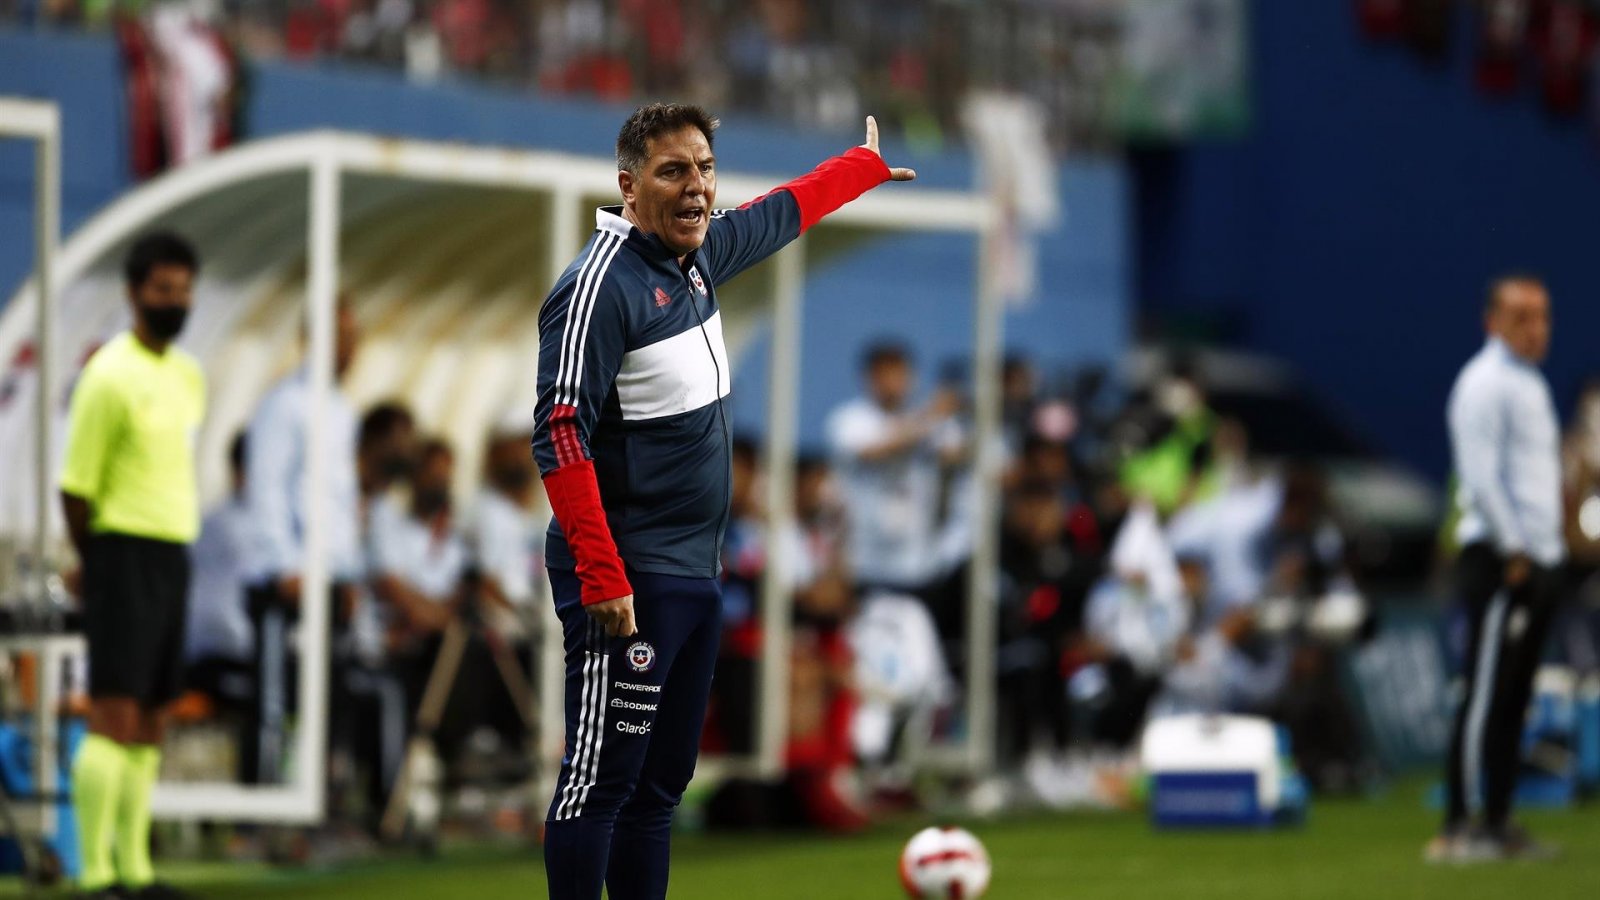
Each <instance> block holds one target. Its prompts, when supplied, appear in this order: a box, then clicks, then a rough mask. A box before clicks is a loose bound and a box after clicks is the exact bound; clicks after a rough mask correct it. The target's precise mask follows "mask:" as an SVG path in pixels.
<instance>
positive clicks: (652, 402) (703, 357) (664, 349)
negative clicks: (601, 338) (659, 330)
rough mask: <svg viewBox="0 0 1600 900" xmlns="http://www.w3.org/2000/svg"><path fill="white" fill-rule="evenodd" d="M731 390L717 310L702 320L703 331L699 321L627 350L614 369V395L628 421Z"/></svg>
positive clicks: (681, 409) (707, 401)
mask: <svg viewBox="0 0 1600 900" xmlns="http://www.w3.org/2000/svg"><path fill="white" fill-rule="evenodd" d="M707 343H709V344H710V345H711V349H710V351H709V352H707V350H706V345H707ZM730 390H732V382H731V380H730V378H729V366H728V350H727V348H726V347H725V346H724V345H723V341H722V313H721V312H716V313H713V314H712V316H711V318H709V319H707V320H706V324H705V333H704V334H702V333H701V331H700V325H699V324H698V323H697V324H695V325H693V326H691V327H690V328H689V329H687V330H686V331H681V332H679V333H678V334H675V335H673V336H672V337H669V338H667V339H666V340H664V341H657V342H656V343H654V344H651V345H649V346H647V347H640V348H639V349H637V350H632V351H629V352H628V353H627V354H626V355H625V356H623V357H622V369H621V371H619V372H618V373H617V399H618V400H619V401H621V405H622V418H624V419H626V420H628V421H639V420H642V419H659V418H663V417H665V416H676V415H680V414H682V413H686V412H692V411H694V410H697V409H701V408H703V407H706V406H710V405H711V404H713V403H715V402H717V401H718V400H719V399H721V398H723V397H726V396H728V393H729V391H730Z"/></svg>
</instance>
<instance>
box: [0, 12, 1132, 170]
mask: <svg viewBox="0 0 1600 900" xmlns="http://www.w3.org/2000/svg"><path fill="white" fill-rule="evenodd" d="M1123 5H1124V2H1123V0H1046V2H1041V0H994V2H984V3H951V2H937V0H895V2H877V3H855V2H848V0H824V2H818V0H760V2H737V0H0V18H11V19H14V20H21V21H24V22H34V23H41V24H51V25H54V24H79V23H81V24H84V25H87V26H90V27H106V26H108V25H110V24H111V23H112V22H113V21H114V19H116V18H117V17H118V16H119V15H120V16H122V17H123V18H124V19H126V18H129V17H136V18H146V19H147V18H149V17H150V15H151V14H152V13H153V11H154V10H156V9H157V8H161V7H166V8H169V9H177V10H182V11H183V12H184V13H185V14H186V16H187V18H188V19H189V26H188V27H189V29H190V30H191V31H206V32H210V33H213V34H214V35H216V36H217V37H218V38H219V39H220V40H221V42H222V43H224V44H225V45H226V47H227V48H229V52H230V53H231V54H232V55H235V56H238V57H243V58H246V59H289V60H303V61H309V60H326V59H338V60H343V61H347V62H352V63H358V64H365V65H372V66H381V67H383V68H387V69H391V70H398V71H402V72H404V73H405V74H406V75H407V76H408V77H410V78H412V79H414V80H418V81H433V80H437V79H440V78H446V77H452V76H469V77H473V78H480V79H486V80H489V81H492V82H495V83H500V84H504V85H507V86H511V87H517V88H534V89H538V90H539V91H541V92H544V93H548V94H557V95H575V96H584V97H598V98H601V99H605V100H618V101H626V100H630V99H634V98H639V97H651V98H659V97H664V96H671V97H673V98H676V99H680V100H684V101H690V102H696V103H701V104H703V105H706V106H708V107H709V108H711V109H719V110H738V111H746V112H755V113H763V114H767V115H770V116H773V117H775V118H779V119H781V120H784V121H789V122H793V123H795V124H798V125H800V126H802V127H816V128H839V129H854V128H855V127H856V125H857V124H858V123H859V121H860V119H861V117H862V116H863V115H864V114H865V112H866V111H868V110H870V111H872V112H873V113H875V114H876V115H877V116H878V118H879V120H880V121H881V122H883V123H884V124H885V127H887V128H890V129H892V130H897V131H900V132H902V133H904V134H905V135H907V136H908V137H909V138H911V139H912V140H914V141H916V142H917V143H919V144H921V145H923V146H930V147H937V146H940V145H943V144H945V143H947V142H950V141H952V140H959V135H960V131H961V109H960V108H959V104H960V102H961V99H962V98H963V97H964V96H966V95H967V93H968V92H969V91H970V90H973V89H999V90H1007V91H1011V92H1016V93H1020V94H1023V95H1026V96H1028V97H1031V98H1032V99H1033V100H1035V101H1037V102H1038V103H1039V104H1041V106H1042V107H1043V109H1044V110H1045V112H1046V116H1045V121H1047V122H1049V123H1050V125H1051V128H1052V130H1053V133H1052V134H1051V137H1052V138H1053V139H1054V140H1055V141H1056V143H1057V144H1058V145H1060V146H1063V147H1065V146H1068V145H1071V146H1073V147H1083V146H1097V145H1102V144H1104V143H1105V142H1106V141H1107V133H1106V129H1107V127H1108V119H1107V116H1106V113H1105V105H1106V102H1107V88H1108V85H1109V82H1110V79H1111V77H1112V74H1113V71H1112V70H1113V65H1114V62H1115V57H1116V46H1117V40H1118V33H1119V25H1120V22H1121V19H1120V18H1119V10H1120V8H1121V7H1122V6H1123Z"/></svg>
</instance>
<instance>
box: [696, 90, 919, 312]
mask: <svg viewBox="0 0 1600 900" xmlns="http://www.w3.org/2000/svg"><path fill="white" fill-rule="evenodd" d="M916 177H917V173H916V172H915V171H913V170H911V169H907V168H891V167H890V166H889V165H888V164H886V163H885V162H884V161H883V154H882V153H881V152H880V151H879V149H878V121H877V120H876V119H874V118H873V117H871V116H868V117H867V139H866V142H865V143H863V144H862V145H861V146H859V147H855V148H853V149H851V150H849V151H846V152H845V153H843V154H841V155H839V156H835V157H833V158H832V159H828V160H825V161H823V163H822V164H821V165H819V166H817V167H816V168H815V169H812V170H811V171H810V172H808V173H806V174H804V175H802V176H800V177H799V178H796V179H794V180H793V181H789V182H787V183H785V184H781V185H779V186H778V187H776V188H773V189H772V190H771V191H768V192H767V193H766V194H764V195H762V196H760V197H758V198H756V199H755V200H752V201H750V202H749V203H746V204H745V205H743V206H741V207H739V208H738V209H729V210H719V211H717V212H716V213H714V214H713V215H712V217H711V228H710V230H709V231H708V232H707V233H706V242H705V246H704V248H703V249H702V251H701V259H702V260H704V261H705V267H706V269H707V272H708V273H709V274H710V275H711V281H712V283H714V284H721V283H722V282H724V281H727V280H728V279H730V278H732V277H734V276H735V275H738V274H739V273H740V272H743V271H744V270H745V269H748V268H750V267H751V266H753V265H755V264H756V263H758V262H760V261H762V260H763V259H766V258H767V257H768V256H771V255H772V254H774V253H776V252H778V251H779V250H780V249H782V248H783V246H784V245H785V244H787V243H789V242H790V241H792V240H794V239H795V238H797V237H799V236H800V235H801V234H802V233H804V232H805V230H806V229H807V228H810V227H811V226H812V225H815V224H816V223H818V222H820V221H822V219H823V218H824V217H826V216H827V215H828V214H830V213H832V212H833V211H834V210H837V209H838V208H839V207H841V206H844V205H845V204H846V203H849V202H850V201H851V200H854V199H856V198H857V197H859V196H861V195H862V194H865V193H866V192H867V191H870V190H872V189H873V188H875V187H877V186H878V185H880V184H882V183H884V182H885V181H910V180H912V179H914V178H916Z"/></svg>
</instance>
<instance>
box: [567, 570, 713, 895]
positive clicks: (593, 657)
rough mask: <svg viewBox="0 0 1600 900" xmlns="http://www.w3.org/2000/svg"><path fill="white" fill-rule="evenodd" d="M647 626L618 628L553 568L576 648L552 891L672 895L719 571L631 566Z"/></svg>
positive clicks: (570, 666)
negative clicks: (676, 826) (673, 838)
mask: <svg viewBox="0 0 1600 900" xmlns="http://www.w3.org/2000/svg"><path fill="white" fill-rule="evenodd" d="M628 578H629V581H630V583H631V584H632V585H633V589H634V617H635V622H636V624H637V625H638V629H639V631H638V633H637V634H634V635H632V636H630V637H625V638H623V637H607V636H606V634H605V632H604V630H603V629H601V628H600V626H599V625H597V624H596V623H595V621H594V620H593V619H591V618H590V617H589V614H588V613H586V612H584V609H583V606H582V604H581V602H580V600H579V583H578V577H577V575H576V574H575V573H573V572H571V571H565V570H560V569H551V570H550V584H551V587H552V588H553V589H554V597H555V605H556V614H557V615H558V616H559V617H560V619H561V628H562V632H563V637H564V640H565V645H566V658H567V674H566V713H567V715H566V720H567V722H566V729H567V736H566V747H567V749H566V753H565V754H564V755H563V756H562V760H561V776H560V779H559V780H558V781H557V783H556V793H555V796H554V797H553V798H552V799H551V801H550V811H549V814H548V815H547V816H546V819H545V840H544V860H545V875H546V877H547V878H548V880H549V886H550V897H551V900H600V890H601V886H602V885H604V886H605V888H606V890H607V891H608V893H609V895H610V896H611V897H612V898H616V900H621V898H627V900H651V898H660V897H665V896H666V895H667V869H668V866H669V860H670V855H671V849H670V832H671V828H672V813H673V810H674V809H676V808H677V806H678V801H679V800H681V799H682V798H683V791H684V788H686V787H687V786H688V784H689V779H690V777H691V776H693V775H694V764H695V758H696V756H697V755H698V754H699V750H700V731H701V726H702V725H703V724H704V723H705V715H706V703H707V700H708V699H709V697H710V694H711V675H712V672H713V671H714V670H715V668H716V662H717V647H718V643H719V641H720V638H721V633H722V587H721V585H720V584H719V583H718V582H717V580H716V579H714V578H680V577H677V576H672V575H656V574H650V573H644V572H633V571H629V572H628Z"/></svg>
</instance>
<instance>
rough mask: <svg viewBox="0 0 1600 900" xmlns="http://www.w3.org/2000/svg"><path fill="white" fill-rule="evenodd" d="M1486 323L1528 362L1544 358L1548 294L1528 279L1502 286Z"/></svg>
mask: <svg viewBox="0 0 1600 900" xmlns="http://www.w3.org/2000/svg"><path fill="white" fill-rule="evenodd" d="M1488 326H1489V333H1490V334H1492V335H1495V336H1496V337H1498V338H1500V339H1501V340H1503V341H1505V342H1506V346H1508V347H1510V348H1511V352H1512V353H1515V354H1516V355H1517V356H1520V357H1521V358H1523V359H1524V360H1527V361H1528V362H1530V363H1534V364H1538V363H1542V362H1544V359H1545V356H1547V355H1548V354H1549V352H1550V294H1549V293H1548V292H1546V291H1545V289H1544V286H1543V285H1540V284H1537V283H1535V282H1531V281H1513V282H1510V283H1508V284H1506V285H1504V286H1502V287H1501V288H1500V296H1499V297H1498V298H1497V299H1496V302H1495V304H1494V309H1493V310H1491V311H1490V313H1489V322H1488Z"/></svg>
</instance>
